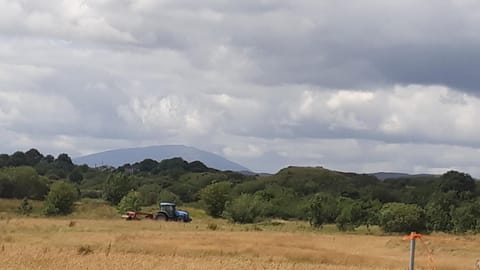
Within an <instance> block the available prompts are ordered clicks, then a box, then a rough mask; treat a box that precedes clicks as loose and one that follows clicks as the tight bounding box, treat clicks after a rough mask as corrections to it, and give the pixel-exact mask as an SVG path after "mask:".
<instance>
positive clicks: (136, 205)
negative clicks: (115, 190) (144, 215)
mask: <svg viewBox="0 0 480 270" xmlns="http://www.w3.org/2000/svg"><path fill="white" fill-rule="evenodd" d="M117 209H118V212H119V213H121V214H123V213H126V212H127V211H140V198H139V196H138V192H135V191H130V192H128V193H127V195H125V196H123V198H122V199H121V200H120V202H119V203H118V206H117Z"/></svg>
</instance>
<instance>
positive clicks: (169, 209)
mask: <svg viewBox="0 0 480 270" xmlns="http://www.w3.org/2000/svg"><path fill="white" fill-rule="evenodd" d="M176 207H177V205H176V204H174V203H160V211H162V212H165V213H167V216H168V217H169V218H172V217H175V216H176V214H175V213H176V212H177V210H176Z"/></svg>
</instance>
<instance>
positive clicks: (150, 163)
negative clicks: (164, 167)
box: [139, 158, 158, 172]
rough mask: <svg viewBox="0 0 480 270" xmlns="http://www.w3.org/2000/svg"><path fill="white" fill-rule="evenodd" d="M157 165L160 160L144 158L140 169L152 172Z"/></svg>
mask: <svg viewBox="0 0 480 270" xmlns="http://www.w3.org/2000/svg"><path fill="white" fill-rule="evenodd" d="M157 166H158V162H157V161H156V160H153V159H151V158H147V159H144V160H143V161H142V162H140V164H139V169H140V171H142V172H151V171H153V169H155V168H156V167H157Z"/></svg>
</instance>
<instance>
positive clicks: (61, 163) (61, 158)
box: [54, 153, 74, 178]
mask: <svg viewBox="0 0 480 270" xmlns="http://www.w3.org/2000/svg"><path fill="white" fill-rule="evenodd" d="M54 163H55V167H57V168H58V169H60V170H62V171H63V172H70V171H71V170H72V169H73V167H74V165H73V162H72V159H71V158H70V157H69V156H68V154H65V153H62V154H60V155H58V157H57V159H56V160H55V161H54ZM62 178H63V177H62Z"/></svg>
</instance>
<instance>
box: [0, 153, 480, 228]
mask: <svg viewBox="0 0 480 270" xmlns="http://www.w3.org/2000/svg"><path fill="white" fill-rule="evenodd" d="M479 195H480V192H479V190H478V185H477V182H476V181H475V180H474V179H473V178H472V177H471V176H470V175H468V174H466V173H462V172H457V171H449V172H446V173H445V174H443V175H441V176H428V177H421V178H400V179H387V180H379V179H377V178H376V177H374V176H372V175H367V174H355V173H344V172H336V171H331V170H327V169H324V168H321V167H317V168H312V167H308V168H305V167H288V168H284V169H282V170H280V171H279V172H278V173H276V174H274V175H270V176H258V175H243V174H240V173H236V172H231V171H219V170H215V169H212V168H208V167H207V166H205V165H204V164H203V163H202V162H200V161H194V162H187V161H185V160H183V159H181V158H172V159H166V160H163V161H155V160H152V159H145V160H143V161H141V162H137V163H134V164H125V165H123V166H120V167H118V168H111V167H100V168H90V167H88V166H87V165H75V164H73V162H72V160H71V158H70V157H69V156H68V155H67V154H60V155H58V156H57V157H56V158H55V157H53V156H51V155H46V156H44V155H42V154H41V153H40V152H39V151H37V150H35V149H30V150H29V151H27V152H25V153H23V152H20V151H18V152H15V153H13V154H12V155H8V154H2V155H0V197H2V198H20V199H21V198H29V199H41V200H45V206H44V213H45V214H47V215H57V214H68V213H69V212H71V211H72V209H73V202H74V201H75V200H77V199H79V198H95V199H103V200H105V201H106V202H108V203H110V204H111V205H114V206H117V207H118V209H119V211H126V210H137V209H139V208H140V207H141V206H150V205H154V204H157V203H158V202H159V201H169V202H176V203H177V204H188V205H190V206H193V207H202V208H204V209H205V210H206V212H207V213H208V214H209V215H211V216H213V217H223V218H228V219H230V220H231V221H233V222H238V223H251V222H257V221H259V220H262V219H268V218H283V219H298V220H307V221H309V222H310V224H311V225H312V226H313V227H316V228H321V227H322V226H323V225H324V224H333V223H334V224H336V225H337V227H338V229H340V230H354V229H355V228H357V227H358V226H362V225H364V226H367V227H369V226H372V225H378V226H380V227H382V228H383V230H385V231H386V232H408V231H411V230H416V231H424V232H425V231H444V232H456V233H461V232H467V231H471V232H479V231H480V210H479V209H480V207H479V206H480V199H479V198H480V196H479ZM27 208H28V207H27Z"/></svg>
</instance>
